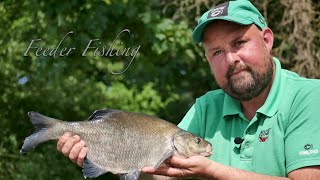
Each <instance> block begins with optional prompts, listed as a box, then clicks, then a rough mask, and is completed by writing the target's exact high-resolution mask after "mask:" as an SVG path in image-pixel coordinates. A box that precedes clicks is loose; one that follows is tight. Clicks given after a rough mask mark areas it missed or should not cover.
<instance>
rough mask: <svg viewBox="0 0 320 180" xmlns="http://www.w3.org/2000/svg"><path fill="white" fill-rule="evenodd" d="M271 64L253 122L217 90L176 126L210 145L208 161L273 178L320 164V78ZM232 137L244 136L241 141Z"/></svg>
mask: <svg viewBox="0 0 320 180" xmlns="http://www.w3.org/2000/svg"><path fill="white" fill-rule="evenodd" d="M274 62H275V65H276V74H275V78H274V81H273V85H272V87H271V90H270V93H269V95H268V97H267V99H266V101H265V103H264V105H263V106H262V107H260V108H259V109H258V110H257V112H256V114H255V116H254V117H253V119H252V120H251V121H249V120H248V119H246V117H245V116H244V115H243V113H242V112H241V106H240V102H239V101H238V100H236V99H234V98H232V97H230V96H229V95H227V94H226V93H225V92H223V91H222V90H215V91H210V92H208V93H207V94H205V95H203V96H202V97H200V98H198V99H197V100H196V102H195V104H194V105H193V106H192V107H191V109H190V110H189V111H188V113H187V114H186V116H185V117H184V118H183V120H182V121H181V123H180V124H179V125H178V126H179V127H180V128H182V129H185V130H187V131H189V132H192V133H194V134H196V135H199V136H201V137H204V138H205V139H206V140H207V141H209V142H210V143H212V145H213V155H212V156H211V157H210V159H212V160H214V161H216V162H219V163H221V164H225V165H228V166H232V167H235V168H239V169H243V170H248V171H253V172H256V173H260V174H266V175H273V176H287V175H288V173H289V172H290V171H293V170H295V169H298V168H301V167H305V166H315V165H320V152H319V151H320V80H315V79H306V78H302V77H300V76H298V75H297V74H295V73H293V72H290V71H287V70H284V69H281V65H280V62H279V60H278V59H276V58H274ZM236 137H241V138H243V139H244V141H243V142H242V143H241V145H237V144H235V142H234V139H235V138H236Z"/></svg>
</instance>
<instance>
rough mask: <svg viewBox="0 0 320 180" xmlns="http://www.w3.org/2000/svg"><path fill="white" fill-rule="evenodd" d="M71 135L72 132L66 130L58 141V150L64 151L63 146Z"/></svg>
mask: <svg viewBox="0 0 320 180" xmlns="http://www.w3.org/2000/svg"><path fill="white" fill-rule="evenodd" d="M70 137H71V133H69V132H66V133H64V134H63V135H62V136H61V137H60V138H59V141H58V143H57V150H58V151H60V152H61V151H62V147H63V146H64V144H65V143H66V142H67V141H68V139H70Z"/></svg>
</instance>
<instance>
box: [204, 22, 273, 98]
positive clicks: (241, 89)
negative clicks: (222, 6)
mask: <svg viewBox="0 0 320 180" xmlns="http://www.w3.org/2000/svg"><path fill="white" fill-rule="evenodd" d="M270 31H271V30H270ZM267 33H268V32H267ZM271 36H272V42H270V38H271ZM271 36H270V34H267V35H266V32H264V31H260V30H259V29H258V28H257V27H256V26H255V25H249V26H241V25H238V24H235V23H231V22H228V21H215V22H214V23H212V24H209V25H208V26H207V27H206V29H205V31H204V33H203V40H202V43H203V47H204V50H205V55H206V57H207V60H208V62H209V64H210V68H211V71H212V73H213V75H214V77H215V79H216V82H217V83H218V85H219V86H220V87H221V88H222V89H223V90H224V91H225V92H226V93H228V94H229V95H230V96H232V97H234V98H236V99H239V100H241V101H248V100H251V99H252V98H254V97H257V96H258V95H259V94H261V93H262V92H263V90H265V89H266V88H267V87H268V85H269V84H270V82H271V81H272V78H273V61H272V58H271V55H270V51H271V48H272V43H273V35H272V31H271ZM270 43H271V45H270Z"/></svg>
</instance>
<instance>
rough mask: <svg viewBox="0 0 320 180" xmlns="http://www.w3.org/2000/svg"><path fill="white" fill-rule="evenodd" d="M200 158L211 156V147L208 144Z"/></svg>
mask: <svg viewBox="0 0 320 180" xmlns="http://www.w3.org/2000/svg"><path fill="white" fill-rule="evenodd" d="M201 155H202V156H205V157H209V156H211V155H212V146H211V144H208V146H207V147H206V151H205V152H202V153H201Z"/></svg>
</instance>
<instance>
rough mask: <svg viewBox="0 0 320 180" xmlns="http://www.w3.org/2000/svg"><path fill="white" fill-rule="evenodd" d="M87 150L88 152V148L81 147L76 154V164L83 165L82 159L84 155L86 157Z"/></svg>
mask: <svg viewBox="0 0 320 180" xmlns="http://www.w3.org/2000/svg"><path fill="white" fill-rule="evenodd" d="M87 152H88V148H87V147H83V148H82V149H81V151H80V153H79V155H78V159H77V164H78V166H80V167H83V160H84V157H86V155H87Z"/></svg>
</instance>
